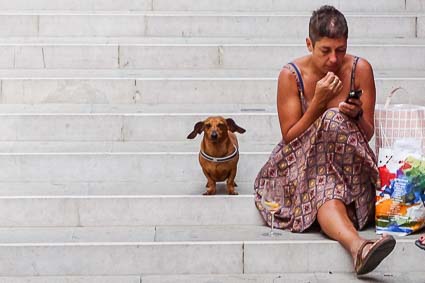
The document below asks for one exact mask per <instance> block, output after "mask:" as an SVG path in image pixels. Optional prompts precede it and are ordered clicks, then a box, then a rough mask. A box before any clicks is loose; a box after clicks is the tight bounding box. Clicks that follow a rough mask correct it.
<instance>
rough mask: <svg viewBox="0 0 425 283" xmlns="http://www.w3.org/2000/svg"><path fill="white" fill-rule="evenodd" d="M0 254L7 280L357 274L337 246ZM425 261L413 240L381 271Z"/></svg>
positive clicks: (49, 249)
mask: <svg viewBox="0 0 425 283" xmlns="http://www.w3.org/2000/svg"><path fill="white" fill-rule="evenodd" d="M0 251H1V254H2V256H1V257H0V275H2V276H34V275H37V276H47V275H52V276H57V275H65V276H71V275H77V276H79V275H80V276H81V275H83V276H87V275H103V276H105V275H137V274H140V273H143V274H187V273H190V274H228V273H234V274H242V273H245V274H259V273H286V272H290V273H293V272H299V273H313V272H323V273H324V272H353V264H352V262H351V259H350V258H349V255H348V254H347V253H346V252H345V251H344V250H343V248H342V247H341V246H340V245H339V244H338V243H337V242H328V243H323V242H317V243H314V242H306V243H290V242H287V243H284V244H282V243H281V244H269V243H264V242H263V243H261V244H252V243H249V242H247V243H241V242H235V243H221V244H217V243H202V244H174V243H172V244H167V245H135V244H129V245H108V244H105V245H99V246H95V245H88V246H78V245H72V246H61V245H58V246H38V245H34V246H17V247H13V246H12V247H8V246H4V247H0ZM412 254H415V256H414V257H412V256H411V255H412ZM264 255H267V256H264ZM195 258H196V260H187V259H195ZM312 258H314V261H313V260H312ZM276 259H281V260H276ZM423 260H425V254H424V253H421V254H419V253H418V252H417V247H415V246H414V245H413V244H412V243H411V242H410V241H409V242H399V243H398V244H397V246H396V249H395V250H394V252H393V253H392V254H391V255H390V256H389V257H388V258H387V259H385V260H384V262H382V263H381V265H380V266H379V267H378V268H377V269H376V272H381V273H383V272H390V273H393V272H394V273H398V272H423V266H422V264H421V263H422V262H423Z"/></svg>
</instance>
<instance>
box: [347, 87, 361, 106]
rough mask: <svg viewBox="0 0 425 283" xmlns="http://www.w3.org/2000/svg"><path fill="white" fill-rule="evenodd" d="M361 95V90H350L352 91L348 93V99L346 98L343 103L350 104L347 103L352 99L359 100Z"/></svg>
mask: <svg viewBox="0 0 425 283" xmlns="http://www.w3.org/2000/svg"><path fill="white" fill-rule="evenodd" d="M362 93H363V90H361V89H358V90H352V91H350V92H349V93H348V97H347V99H346V100H345V102H347V103H350V102H349V101H348V100H349V99H350V98H353V99H359V98H360V96H361V95H362Z"/></svg>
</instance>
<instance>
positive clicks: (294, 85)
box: [255, 6, 395, 275]
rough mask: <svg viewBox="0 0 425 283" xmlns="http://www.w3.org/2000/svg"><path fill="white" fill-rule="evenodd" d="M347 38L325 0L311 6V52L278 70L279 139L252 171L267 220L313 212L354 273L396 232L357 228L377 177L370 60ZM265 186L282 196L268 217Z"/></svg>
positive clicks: (365, 217)
mask: <svg viewBox="0 0 425 283" xmlns="http://www.w3.org/2000/svg"><path fill="white" fill-rule="evenodd" d="M347 38H348V27H347V22H346V20H345V17H344V15H343V14H342V13H341V12H339V11H338V10H336V9H335V8H334V7H331V6H323V7H321V8H320V9H318V10H316V11H314V12H313V14H312V16H311V18H310V24H309V37H308V38H307V39H306V44H307V48H308V50H309V52H310V54H309V55H307V56H304V57H301V58H298V59H296V60H294V61H293V62H291V63H289V64H288V65H286V66H284V68H283V69H282V71H281V73H280V75H279V79H278V94H277V109H278V114H279V122H280V128H281V132H282V141H281V142H280V143H279V144H278V145H277V146H276V148H275V149H274V150H273V152H272V154H271V156H270V159H269V160H268V162H267V163H266V164H265V165H264V166H263V168H262V169H261V171H260V172H259V174H258V176H257V179H256V181H255V192H256V198H255V202H256V206H257V208H258V209H259V210H260V213H261V215H262V216H263V217H264V219H265V220H266V222H267V223H268V225H274V227H278V228H283V229H288V230H290V231H293V232H303V231H304V230H306V229H307V228H309V227H310V226H311V225H312V224H313V223H314V222H315V221H316V220H317V222H318V224H319V225H320V227H321V229H322V230H323V232H324V233H325V234H327V235H328V236H329V237H330V238H332V239H335V240H337V241H338V242H339V243H340V244H341V245H342V246H343V247H344V248H345V249H347V251H348V252H350V254H351V256H352V258H353V261H354V266H355V271H356V273H357V274H358V275H361V274H366V273H368V272H370V271H372V270H374V269H375V268H376V267H377V266H378V264H379V263H380V262H381V261H382V260H383V259H384V258H385V257H386V256H387V255H388V254H389V253H390V252H391V251H392V250H393V249H394V246H395V240H394V238H393V237H392V236H388V235H385V236H383V237H382V238H380V239H379V240H376V241H370V240H366V239H363V238H362V237H360V236H359V234H358V232H357V229H362V228H364V227H365V225H366V224H367V222H368V221H369V220H370V219H372V218H373V216H374V199H375V189H376V188H377V187H378V180H379V178H378V169H377V166H376V162H375V161H376V158H375V155H374V153H373V151H372V150H371V149H370V147H369V145H368V141H369V140H370V139H371V137H372V135H373V132H374V123H373V115H374V107H375V94H376V91H375V83H374V77H373V70H372V67H371V65H370V64H369V63H368V62H367V61H366V60H364V59H360V58H358V57H356V56H352V55H350V54H347V53H346V50H347ZM349 94H352V95H353V98H348V96H349ZM356 95H357V96H358V95H361V96H360V98H356ZM265 191H272V193H273V194H274V195H275V196H276V198H279V199H281V200H282V201H281V205H282V208H281V209H280V211H279V212H278V213H276V218H275V222H274V223H270V222H271V220H270V217H269V213H267V211H266V210H265V209H264V208H263V207H262V205H261V196H262V195H263V194H264V192H265Z"/></svg>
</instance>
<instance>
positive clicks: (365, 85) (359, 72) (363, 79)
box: [340, 59, 376, 141]
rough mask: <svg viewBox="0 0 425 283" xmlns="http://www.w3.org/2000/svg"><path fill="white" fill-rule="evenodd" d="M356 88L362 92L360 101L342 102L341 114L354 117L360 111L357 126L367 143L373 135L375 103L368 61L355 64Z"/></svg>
mask: <svg viewBox="0 0 425 283" xmlns="http://www.w3.org/2000/svg"><path fill="white" fill-rule="evenodd" d="M355 78H356V82H357V83H356V88H358V89H361V90H363V93H362V95H361V96H360V99H350V103H351V104H349V103H346V102H343V103H341V104H340V110H341V112H343V113H345V114H347V115H348V116H350V117H353V118H354V117H356V116H357V115H358V113H359V112H360V111H363V115H361V116H360V118H359V120H358V122H357V124H358V125H359V127H360V128H362V130H363V132H364V133H365V135H366V138H367V140H368V141H369V140H370V139H371V138H372V136H373V134H374V129H375V126H374V114H375V102H376V89H375V79H374V77H373V69H372V66H371V65H370V64H369V62H368V61H366V60H364V59H360V60H359V62H358V63H357V68H356V73H355Z"/></svg>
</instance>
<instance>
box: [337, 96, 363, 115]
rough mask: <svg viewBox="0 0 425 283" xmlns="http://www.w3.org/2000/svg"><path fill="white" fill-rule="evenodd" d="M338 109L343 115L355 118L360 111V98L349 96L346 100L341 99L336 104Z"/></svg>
mask: <svg viewBox="0 0 425 283" xmlns="http://www.w3.org/2000/svg"><path fill="white" fill-rule="evenodd" d="M338 108H339V111H341V112H342V113H344V114H345V115H347V116H349V117H351V118H353V119H355V118H358V117H359V116H360V115H361V113H362V111H363V110H362V102H361V101H360V99H356V98H350V99H348V102H346V101H343V102H341V103H339V105H338Z"/></svg>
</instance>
